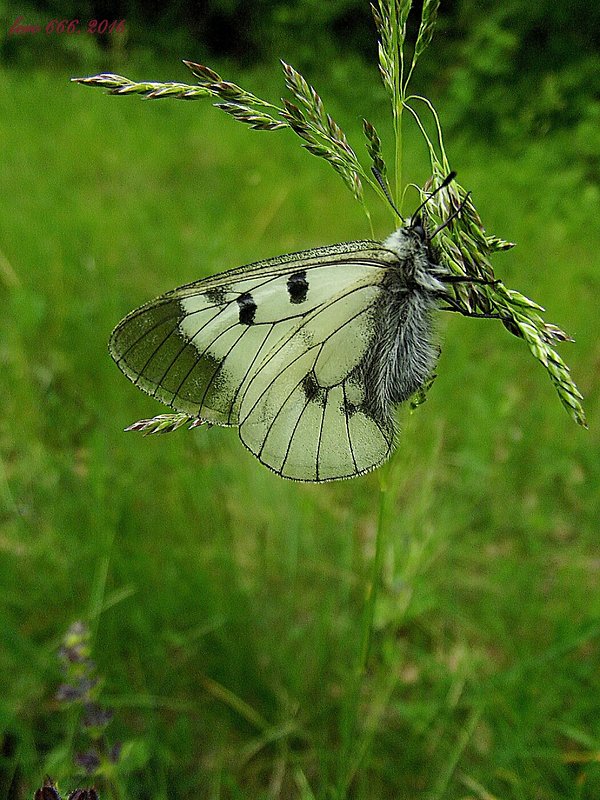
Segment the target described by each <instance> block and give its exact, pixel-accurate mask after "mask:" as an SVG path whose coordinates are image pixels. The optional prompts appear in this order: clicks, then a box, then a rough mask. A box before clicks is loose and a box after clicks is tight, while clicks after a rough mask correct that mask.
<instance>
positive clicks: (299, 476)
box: [109, 173, 460, 482]
mask: <svg viewBox="0 0 600 800" xmlns="http://www.w3.org/2000/svg"><path fill="white" fill-rule="evenodd" d="M453 177H454V173H451V174H450V175H449V176H448V178H446V180H445V181H444V182H443V183H442V184H441V185H440V186H439V187H438V189H436V192H437V191H439V190H440V189H442V188H443V187H444V186H446V185H447V184H448V183H449V182H450V180H452V179H453ZM431 196H432V195H430V196H429V198H428V199H431ZM425 202H427V201H425ZM423 205H424V203H423V204H421V206H420V207H419V209H418V210H417V212H418V211H420V209H421V208H422V207H423ZM417 212H416V213H415V214H413V215H412V217H411V218H410V219H408V220H407V221H406V223H405V224H404V225H403V226H402V227H400V228H399V229H398V230H396V231H395V232H394V233H392V234H391V235H390V236H389V237H388V238H387V239H385V241H383V242H376V241H368V240H361V241H353V242H344V243H341V244H334V245H330V246H327V247H317V248H314V249H312V250H305V251H303V252H299V253H291V254H288V255H282V256H278V257H276V258H271V259H268V260H265V261H259V262H257V263H254V264H250V265H247V266H244V267H240V268H237V269H232V270H228V271H226V272H222V273H220V274H218V275H215V276H213V277H209V278H206V279H203V280H199V281H195V282H194V283H189V284H186V285H184V286H181V287H179V288H178V289H174V290H173V291H170V292H167V293H166V294H163V295H162V296H160V297H158V298H157V299H155V300H153V301H151V302H149V303H147V304H146V305H143V306H141V307H140V308H139V309H137V310H135V311H133V312H132V313H130V314H129V315H128V316H126V317H125V319H123V320H122V321H121V322H120V323H119V324H118V325H117V327H116V328H115V329H114V331H113V333H112V335H111V338H110V344H109V350H110V353H111V355H112V357H113V358H114V360H115V361H116V363H117V365H118V366H119V368H120V369H121V370H122V371H123V372H124V373H125V375H126V376H127V377H128V378H130V380H131V381H133V383H134V384H135V385H136V386H138V387H139V388H140V389H142V390H144V391H145V392H147V393H148V394H150V395H152V396H153V397H155V398H156V399H157V400H160V401H161V402H163V403H165V404H166V405H168V406H171V407H172V408H173V409H175V410H177V411H179V412H182V413H184V414H186V415H189V416H190V417H193V418H195V419H198V420H199V421H205V422H208V423H211V424H214V425H224V426H234V427H237V428H238V431H239V436H240V439H241V440H242V442H243V444H244V445H245V446H246V447H247V448H248V450H250V452H251V453H253V455H255V456H256V458H258V460H259V461H260V462H261V463H262V464H264V465H265V466H267V467H269V468H270V469H271V470H273V471H274V472H276V473H277V474H278V475H280V476H282V477H283V478H290V479H293V480H298V481H312V482H323V481H331V480H337V479H341V478H352V477H355V476H357V475H362V474H363V473H365V472H368V471H370V470H372V469H374V468H375V467H377V466H379V465H380V464H382V463H383V462H384V461H385V460H386V459H387V458H388V457H389V455H390V453H391V452H392V450H393V448H394V445H395V441H396V438H397V426H396V415H395V407H396V406H397V405H399V404H400V403H403V402H404V401H406V400H408V399H409V398H410V397H411V396H412V395H414V394H415V393H416V392H418V391H419V390H420V389H421V388H422V387H423V386H424V384H425V383H426V382H427V381H428V380H429V379H430V378H431V375H432V372H433V369H434V366H435V363H436V361H437V358H438V349H437V347H436V345H435V342H434V336H433V330H432V316H433V312H434V311H435V310H436V309H437V308H439V307H440V303H441V300H442V299H445V300H446V301H447V302H450V296H449V294H448V291H447V288H446V285H445V284H446V283H448V282H452V281H453V280H454V281H456V280H457V278H456V276H450V275H449V274H448V272H447V270H446V269H444V268H443V267H442V266H440V265H437V264H436V263H435V257H434V251H433V248H432V245H431V238H432V237H430V236H429V235H428V234H427V232H426V229H425V227H424V224H423V221H422V219H421V216H420V214H419V213H417ZM445 224H446V223H444V225H445ZM438 230H439V229H438ZM436 232H437V231H436ZM451 310H460V309H457V308H452V309H451Z"/></svg>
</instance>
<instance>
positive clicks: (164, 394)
mask: <svg viewBox="0 0 600 800" xmlns="http://www.w3.org/2000/svg"><path fill="white" fill-rule="evenodd" d="M387 256H389V253H387V251H385V250H382V249H381V247H380V246H379V245H377V243H374V242H350V243H348V244H344V245H334V246H332V247H324V248H318V249H316V250H309V251H305V252H302V253H296V254H292V255H288V256H282V257H279V258H276V259H272V260H269V261H264V262H260V263H258V264H256V265H250V266H248V267H243V268H240V269H235V270H230V271H229V272H225V273H221V274H220V275H218V276H214V277H211V278H207V279H206V280H202V281H198V282H196V283H193V284H188V285H186V286H183V287H181V288H180V289H176V290H174V291H172V292H169V293H168V294H166V295H163V296H162V297H159V298H158V299H157V300H154V301H152V302H151V303H148V304H146V305H145V306H142V307H141V308H140V309H138V310H137V311H134V312H132V313H131V314H130V315H128V316H127V317H126V318H125V319H124V320H123V321H122V322H121V323H120V324H119V325H118V326H117V328H116V329H115V330H114V332H113V334H112V336H111V341H110V350H111V353H112V355H113V358H114V359H115V361H116V362H117V364H118V365H119V367H120V368H121V369H122V370H123V372H124V373H125V374H126V375H127V376H128V377H129V378H130V379H131V380H132V381H133V382H134V383H135V384H136V385H137V386H139V387H140V388H141V389H143V390H144V391H146V392H148V393H149V394H151V395H153V396H154V397H156V398H157V399H158V400H161V401H162V402H164V403H166V404H167V405H170V406H172V407H173V408H175V409H176V410H178V411H182V412H184V413H186V414H190V415H191V416H200V417H203V418H204V419H207V420H209V421H211V422H214V423H216V424H221V425H237V424H238V419H237V407H236V406H237V404H238V401H239V397H240V395H241V390H242V387H243V386H244V384H245V382H247V380H248V378H249V376H250V375H251V374H252V372H253V370H255V369H256V368H257V367H258V366H259V364H260V363H261V361H262V359H263V358H264V357H265V356H266V355H267V354H268V353H269V352H270V351H271V350H272V349H273V347H276V343H277V341H279V340H280V339H282V338H283V337H284V336H285V335H286V334H287V333H288V332H289V331H290V330H292V329H293V328H294V326H296V325H298V323H299V322H301V321H302V319H303V318H304V316H305V315H306V314H307V313H310V311H311V310H314V309H315V308H316V307H317V306H318V305H320V304H321V303H322V302H325V301H326V300H327V298H328V297H329V296H330V295H332V294H335V293H336V291H339V289H340V287H341V288H342V289H343V287H344V286H348V285H352V284H353V283H355V282H356V280H357V277H360V276H362V275H364V273H365V272H366V273H367V274H375V276H378V275H379V274H380V272H381V267H382V266H383V265H385V259H386V257H387ZM333 268H336V269H335V271H334V269H333Z"/></svg>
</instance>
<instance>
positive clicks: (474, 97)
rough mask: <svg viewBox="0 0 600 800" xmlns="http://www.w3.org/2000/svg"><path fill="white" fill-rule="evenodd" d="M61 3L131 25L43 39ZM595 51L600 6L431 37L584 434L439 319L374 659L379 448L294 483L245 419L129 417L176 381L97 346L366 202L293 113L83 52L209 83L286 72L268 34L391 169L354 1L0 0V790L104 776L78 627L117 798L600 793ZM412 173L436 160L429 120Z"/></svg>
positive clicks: (451, 23) (460, 138)
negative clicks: (131, 93)
mask: <svg viewBox="0 0 600 800" xmlns="http://www.w3.org/2000/svg"><path fill="white" fill-rule="evenodd" d="M417 5H418V4H417ZM417 16H418V15H417ZM17 17H23V21H24V22H25V23H29V24H34V23H38V24H41V25H42V32H40V33H39V34H23V35H21V36H10V35H9V33H8V31H9V29H10V27H11V26H12V25H13V23H14V22H15V20H16V18H17ZM75 18H76V19H80V20H81V21H82V22H84V21H87V20H89V19H104V18H107V19H110V20H111V21H112V20H113V19H125V20H126V33H125V34H124V35H120V36H112V37H111V36H103V37H98V36H89V35H87V34H82V35H81V36H79V37H69V36H67V35H62V36H59V35H54V36H48V35H46V34H45V33H44V30H43V28H44V27H45V24H46V23H47V22H48V21H50V20H51V19H75ZM411 24H412V23H411ZM411 30H414V24H413V27H412V28H411ZM599 53H600V6H598V5H596V4H588V3H586V2H583V0H575V1H574V2H569V3H567V2H563V3H556V2H550V0H541V2H538V3H536V4H530V3H529V2H526V0H507V1H506V2H500V1H499V0H488V2H475V1H474V0H462V2H450V1H449V0H447V1H446V2H443V3H442V6H441V9H440V17H439V20H438V28H437V33H436V35H435V37H434V40H433V44H432V45H431V47H430V49H429V50H428V51H427V52H426V54H425V55H424V57H423V58H422V61H421V62H420V63H419V67H418V69H417V73H416V74H415V87H414V88H417V89H420V90H421V91H423V92H425V93H426V94H427V95H428V96H430V97H431V98H432V99H433V100H434V102H435V104H436V107H437V108H438V111H439V113H440V116H441V119H442V124H443V125H444V128H445V131H446V147H447V150H448V153H449V156H450V159H451V162H452V166H453V168H455V169H456V170H457V171H458V172H459V178H460V181H461V183H462V185H463V186H466V187H467V188H469V189H471V190H472V192H473V198H474V201H475V204H476V206H477V207H478V209H479V211H480V212H481V214H482V217H483V220H484V224H485V225H486V227H487V229H488V230H489V231H490V232H492V233H496V234H498V235H500V236H502V237H503V238H506V239H509V240H512V241H516V242H517V243H518V247H517V248H515V249H514V250H512V251H510V252H509V253H507V254H500V255H498V256H497V257H495V260H494V268H495V270H496V272H497V274H498V275H499V276H500V277H502V278H503V280H504V281H505V283H506V284H507V285H508V286H510V287H513V288H516V289H519V290H521V291H523V292H524V293H525V294H527V295H528V296H530V297H532V298H533V299H535V300H537V301H538V302H540V303H541V304H543V305H544V306H545V307H546V308H547V310H548V312H547V315H548V319H549V320H550V321H553V322H555V323H557V324H559V325H560V326H561V327H564V328H565V329H566V330H567V331H568V332H569V333H571V334H572V335H573V336H574V337H575V339H576V344H575V345H571V344H565V345H563V346H562V347H561V352H562V354H563V356H564V357H565V359H566V360H567V362H568V363H569V364H570V365H571V367H572V371H573V375H574V378H575V380H576V381H577V383H578V385H579V387H580V388H581V390H582V391H583V393H584V395H585V397H586V401H585V406H586V411H587V413H588V418H589V423H590V430H589V431H585V430H582V429H580V428H578V427H577V426H576V425H575V424H574V423H573V422H572V421H571V420H570V419H569V417H568V416H567V414H566V413H565V412H564V410H563V408H562V407H561V405H560V403H559V400H558V398H557V396H556V394H555V392H554V389H553V387H552V385H551V384H550V382H549V381H548V378H547V376H546V375H545V374H544V371H543V369H542V368H541V367H540V366H539V365H538V364H537V363H536V362H534V360H533V359H532V358H531V356H530V354H529V353H528V352H527V350H526V347H525V345H524V344H523V343H522V342H520V341H518V340H517V339H515V338H514V337H511V336H510V335H509V334H508V333H507V332H506V331H505V330H504V329H503V328H502V327H501V326H500V325H499V324H497V323H495V322H493V321H487V320H469V319H462V318H454V317H455V316H457V315H446V316H445V317H444V319H443V320H442V321H441V326H442V330H443V332H444V349H443V354H442V357H441V360H440V363H439V369H438V375H439V377H438V379H437V381H436V383H435V385H434V387H433V389H432V391H431V392H430V394H429V397H428V400H427V402H426V403H425V404H424V405H423V406H421V407H419V408H418V409H417V411H416V412H415V413H413V414H407V413H406V412H401V413H402V418H403V436H402V440H401V443H400V446H399V448H398V451H397V454H396V455H395V456H394V459H393V462H392V464H391V466H390V469H389V472H388V473H387V474H388V477H389V482H390V486H391V488H390V491H389V494H388V496H387V507H386V509H387V510H386V515H385V520H384V525H385V531H386V542H387V544H386V550H385V558H384V565H383V577H382V584H381V588H380V593H379V600H378V604H377V608H376V626H375V633H374V637H373V642H372V651H371V657H370V660H369V668H368V670H367V673H366V674H365V675H364V676H363V677H362V680H361V681H360V685H359V686H358V685H357V681H356V676H355V672H356V664H357V661H358V659H359V653H360V645H361V641H360V639H361V630H362V628H361V625H362V622H361V619H362V613H363V607H364V599H365V590H366V587H367V586H368V581H369V575H370V569H371V564H372V559H373V552H374V540H375V530H376V520H377V508H378V504H379V486H380V483H379V474H378V473H373V474H370V475H368V476H365V477H363V478H360V479H357V480H355V481H350V482H342V483H337V484H328V485H323V486H310V485H300V484H293V483H287V482H285V481H282V480H281V479H279V478H277V477H276V476H275V475H272V474H271V473H269V472H268V471H267V470H265V469H264V468H263V467H261V466H260V464H259V463H258V462H257V461H256V460H255V459H254V458H252V456H251V455H250V454H249V453H247V452H246V451H245V450H244V448H243V447H242V446H241V445H240V443H239V441H238V439H237V435H236V433H235V431H231V430H222V429H213V430H210V431H206V430H202V429H201V430H199V431H196V432H193V433H186V432H185V431H180V432H178V433H174V434H171V435H169V436H166V437H157V438H147V439H143V438H138V437H137V436H135V435H134V434H125V433H123V428H124V427H125V426H126V425H127V424H129V423H131V422H133V421H134V420H136V419H139V418H142V417H149V416H153V415H154V414H157V413H160V412H161V411H162V410H164V409H163V408H162V407H160V406H158V405H157V404H156V403H155V402H154V401H152V400H151V399H150V398H148V397H145V396H144V395H142V394H141V393H140V392H138V391H137V390H136V389H135V388H134V387H133V386H131V385H130V384H129V383H128V382H127V381H126V380H125V379H124V378H123V376H122V375H121V374H120V373H119V371H118V370H117V369H116V367H115V366H114V364H113V363H112V362H111V360H110V358H109V356H108V354H107V350H106V342H107V338H108V335H109V333H110V330H111V328H112V327H113V326H114V325H115V324H116V323H117V322H118V321H119V319H120V318H121V317H122V316H123V315H124V314H125V313H126V312H127V311H129V310H130V309H132V308H134V307H135V306H137V305H139V304H141V303H142V302H144V301H145V300H147V299H149V298H151V297H154V296H156V295H157V294H159V293H161V292H163V291H166V290H168V289H170V288H173V287H174V286H176V285H179V284H182V283H185V282H188V281H191V280H194V279H197V278H200V277H202V276H204V275H209V274H212V273H214V272H217V271H220V270H222V269H225V268H228V267H233V266H237V265H239V264H243V263H247V262H250V261H252V260H256V259H259V258H264V257H268V256H271V255H276V254H279V253H282V252H287V251H291V250H295V249H302V248H304V247H309V246H313V245H319V244H327V243H331V242H336V241H342V240H347V239H356V238H364V237H367V236H369V235H370V231H369V229H368V226H367V224H366V221H365V218H364V216H363V215H362V213H361V211H360V209H359V208H358V206H357V205H356V203H355V202H354V201H353V199H352V197H351V196H350V194H349V193H348V192H347V191H346V190H345V188H344V186H343V184H342V183H341V181H339V179H338V178H337V176H335V174H334V173H333V172H332V171H331V170H330V168H329V167H328V166H327V165H326V164H325V163H324V162H322V161H319V160H318V159H315V158H313V157H312V156H310V155H309V154H307V153H306V152H305V151H302V150H301V148H300V147H299V146H298V142H297V141H295V140H294V138H293V136H292V134H291V133H289V132H286V131H284V132H275V133H259V132H254V131H251V130H249V129H247V128H245V127H243V126H241V125H239V124H238V123H236V122H235V121H234V120H232V119H230V118H228V117H226V116H225V115H223V114H221V113H220V112H219V111H217V110H215V109H213V108H212V107H211V106H210V104H208V103H205V102H203V101H201V102H197V103H179V102H174V101H169V100H165V101H161V102H158V101H152V102H143V101H141V100H139V99H138V98H128V99H125V98H116V97H108V96H106V95H105V94H103V93H102V92H101V91H99V90H91V89H87V88H85V87H81V86H77V85H75V84H71V83H70V82H69V79H70V77H72V76H73V75H86V74H93V73H96V72H108V71H113V72H118V73H121V74H125V75H127V76H128V77H130V78H133V79H137V80H142V79H149V80H176V81H187V82H190V83H191V82H193V79H192V76H191V74H190V73H189V72H188V71H187V70H186V69H185V67H184V66H183V65H182V64H181V61H180V60H181V59H182V58H189V59H192V60H195V61H199V62H201V63H208V64H209V65H210V66H212V67H214V68H216V69H217V70H218V71H219V72H220V73H221V74H223V75H224V76H225V77H227V78H229V79H231V80H234V81H236V82H237V83H240V84H241V85H242V86H244V87H247V88H249V89H251V90H253V91H255V92H256V93H257V94H259V95H264V96H266V97H268V98H269V99H272V100H277V98H278V97H279V96H280V95H281V93H282V90H283V79H282V76H281V73H280V71H279V66H278V58H279V57H282V58H284V59H285V60H286V61H289V62H291V63H293V64H294V65H295V66H296V67H298V68H300V69H301V71H302V72H303V74H304V75H305V77H306V78H307V79H308V80H309V81H310V82H311V83H313V84H315V85H316V87H317V89H318V90H319V92H320V94H321V96H322V97H323V99H324V101H325V105H326V108H327V109H328V110H329V111H330V112H331V113H332V115H333V116H334V118H335V119H336V120H337V121H338V122H339V123H340V124H341V125H342V127H343V128H344V129H345V131H346V133H347V134H348V136H349V138H350V141H351V143H353V144H354V145H355V147H356V148H357V149H358V148H362V144H361V118H362V117H363V116H366V117H367V118H369V119H370V120H371V121H372V122H374V123H375V124H376V126H377V128H378V129H379V131H380V133H381V134H382V135H383V136H384V139H385V142H384V146H386V147H387V153H388V160H389V161H391V160H392V159H391V155H390V154H391V142H392V139H391V124H390V120H389V114H388V107H387V103H386V97H385V94H384V90H383V88H382V86H381V83H380V81H379V78H378V73H377V67H376V41H375V34H374V29H373V26H372V23H371V20H370V14H369V9H368V4H367V2H366V0H335V1H334V0H328V2H327V3H323V2H318V0H297V2H290V1H289V0H288V1H286V2H283V1H282V2H267V0H258V1H257V2H254V3H247V2H242V0H212V1H211V2H204V3H198V4H194V5H192V4H187V3H183V2H175V3H169V4H166V3H155V4H141V3H135V2H124V3H121V4H114V5H111V6H103V5H102V4H100V3H93V2H89V0H81V2H75V1H73V2H71V0H66V1H65V2H58V1H56V2H47V3H39V4H32V3H24V4H16V3H8V4H7V3H6V2H5V0H0V153H1V156H0V292H1V298H2V314H1V315H0V320H1V321H0V325H1V334H0V370H1V375H2V399H3V404H2V413H1V414H0V447H1V456H2V461H1V462H0V504H1V505H0V513H1V520H2V525H1V528H0V751H1V754H0V797H2V798H4V797H10V798H15V799H16V800H21V798H26V797H31V795H32V792H33V790H34V789H35V788H36V787H37V786H39V785H40V784H41V781H42V778H43V776H44V774H45V773H49V774H50V775H51V776H52V777H54V778H56V779H58V780H59V782H60V787H61V789H62V790H68V789H72V788H74V787H75V786H77V785H82V784H86V785H89V784H90V783H91V782H92V781H93V777H86V776H85V775H82V774H81V773H80V772H78V771H77V768H76V767H75V766H74V765H73V761H72V756H73V752H76V751H77V750H78V748H81V747H83V746H84V744H83V742H84V738H83V737H82V736H81V733H80V732H79V731H78V729H77V720H76V715H75V714H74V713H73V712H69V711H66V710H65V709H64V708H62V707H61V704H60V703H59V702H58V701H57V700H56V699H55V695H56V691H57V688H58V686H59V684H60V682H61V680H62V676H61V671H60V666H59V662H58V659H57V656H56V652H57V649H58V647H59V645H60V641H61V639H62V637H63V635H64V633H65V631H66V629H67V628H68V626H69V625H70V624H71V623H72V622H73V621H74V620H77V619H83V620H87V621H88V622H89V623H90V625H91V627H92V631H93V637H94V638H93V656H94V659H95V661H96V663H97V665H98V671H99V674H100V675H101V676H102V687H101V700H102V703H103V704H104V705H105V706H110V707H111V708H112V709H113V710H114V712H115V717H114V720H113V721H112V722H111V724H110V726H109V727H108V730H107V735H108V738H109V739H110V741H111V742H114V741H121V742H123V753H122V757H121V759H120V761H119V763H118V765H117V767H116V768H115V773H114V775H113V776H112V778H111V780H110V781H109V782H108V783H107V784H106V785H104V784H102V783H101V782H99V784H98V785H99V786H100V788H101V789H102V792H101V796H102V798H104V797H110V796H114V797H122V798H138V797H139V798H142V797H144V798H145V797H152V798H169V799H170V800H173V799H174V798H188V797H198V798H211V799H212V798H214V799H217V798H232V799H237V798H244V799H246V798H248V799H250V798H252V800H255V799H256V798H302V799H303V800H308V799H309V798H319V799H321V798H323V800H325V799H327V800H330V799H332V798H338V799H339V798H342V797H352V798H360V800H363V799H364V800H366V799H367V798H368V799H369V800H370V799H371V798H401V799H403V798H407V799H409V800H413V799H416V798H419V799H420V798H425V799H426V800H455V799H458V798H461V799H464V800H466V799H467V798H476V800H492V799H495V800H565V799H566V798H569V799H570V800H575V799H577V800H580V799H583V798H586V799H587V798H589V800H597V798H598V797H600V653H599V648H598V640H599V635H600V591H599V578H600V550H599V547H598V542H599V533H600V522H599V521H600V481H599V479H600V458H599V456H600V447H599V445H600V441H599V435H598V421H599V414H598V399H599V392H598V388H599V380H598V372H599V367H600V347H599V344H598V335H597V331H598V299H597V298H598V295H599V293H600V228H599V225H598V219H599V216H600V213H599V212H600V188H599V185H598V183H599V178H600V81H599V76H600V55H599ZM361 152H364V151H362V150H361ZM404 167H405V171H406V175H407V178H408V179H410V180H416V181H418V182H422V181H423V180H425V179H426V178H427V175H428V162H427V154H426V150H425V148H424V146H423V144H422V142H421V141H420V140H419V138H418V136H417V135H416V133H415V131H414V130H412V129H411V128H410V126H407V129H406V140H405V160H404ZM414 199H415V196H414V195H413V197H412V198H410V202H412V201H414ZM408 205H409V204H407V210H409V211H410V208H408ZM373 206H374V204H373ZM374 222H375V230H376V235H377V236H381V237H384V236H386V235H387V234H388V233H389V225H390V215H389V211H388V210H387V209H385V208H384V207H383V206H379V207H377V208H375V214H374ZM449 317H451V318H449ZM354 716H356V717H357V722H356V725H355V727H353V722H352V720H353V717H354Z"/></svg>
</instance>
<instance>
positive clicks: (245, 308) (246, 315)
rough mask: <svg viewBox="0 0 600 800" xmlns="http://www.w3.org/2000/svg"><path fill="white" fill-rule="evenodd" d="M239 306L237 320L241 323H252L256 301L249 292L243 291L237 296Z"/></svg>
mask: <svg viewBox="0 0 600 800" xmlns="http://www.w3.org/2000/svg"><path fill="white" fill-rule="evenodd" d="M237 304H238V306H239V307H240V314H239V320H240V322H241V324H242V325H252V324H253V323H254V317H255V316H256V303H255V302H254V299H253V297H252V295H251V294H250V292H244V294H241V295H240V296H239V297H238V298H237Z"/></svg>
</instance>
